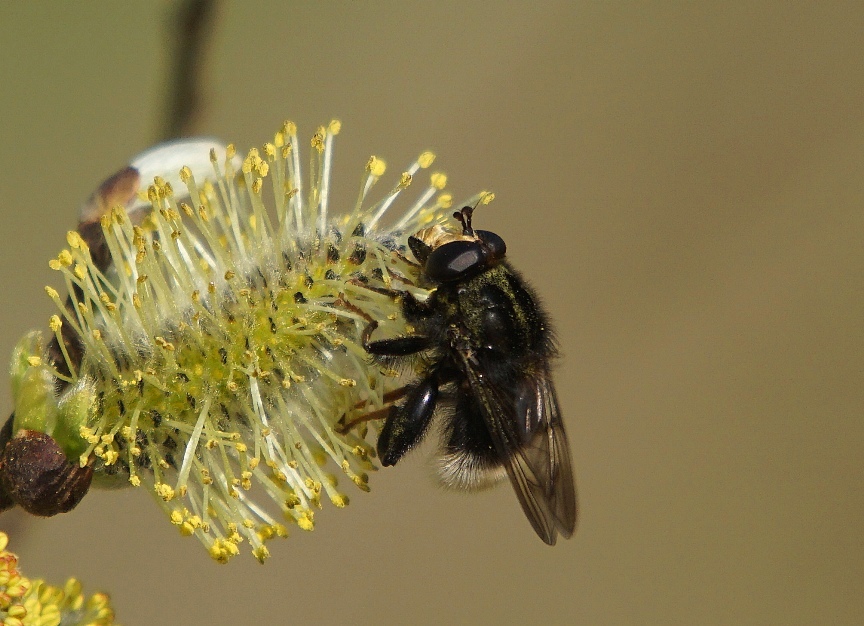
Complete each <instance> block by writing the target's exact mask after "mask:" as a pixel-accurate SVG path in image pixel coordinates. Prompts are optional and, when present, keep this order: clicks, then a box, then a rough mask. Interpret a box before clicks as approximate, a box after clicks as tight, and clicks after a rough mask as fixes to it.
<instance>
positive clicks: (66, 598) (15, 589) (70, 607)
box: [0, 532, 114, 626]
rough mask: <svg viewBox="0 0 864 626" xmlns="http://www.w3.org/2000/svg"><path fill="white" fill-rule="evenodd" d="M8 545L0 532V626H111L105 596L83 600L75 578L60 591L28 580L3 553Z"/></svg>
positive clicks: (14, 560)
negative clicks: (72, 625) (35, 625)
mask: <svg viewBox="0 0 864 626" xmlns="http://www.w3.org/2000/svg"><path fill="white" fill-rule="evenodd" d="M8 542H9V537H8V536H7V535H6V533H4V532H0V624H4V625H5V626H20V625H25V626H26V625H28V624H39V626H57V625H58V624H92V625H94V626H101V625H109V624H114V610H113V609H112V608H111V604H110V601H109V598H108V596H106V595H105V594H102V593H97V594H94V595H92V596H90V597H89V598H86V597H85V596H84V595H83V594H82V593H81V583H79V582H78V581H77V580H76V579H74V578H70V579H69V580H67V581H66V584H65V585H63V586H62V587H54V586H52V585H49V584H48V583H46V582H45V581H43V580H39V579H33V580H31V579H29V578H27V577H26V576H24V575H23V574H22V573H21V572H20V571H18V557H17V556H16V555H15V554H13V553H12V552H9V551H8V550H7V549H6V546H7V544H8Z"/></svg>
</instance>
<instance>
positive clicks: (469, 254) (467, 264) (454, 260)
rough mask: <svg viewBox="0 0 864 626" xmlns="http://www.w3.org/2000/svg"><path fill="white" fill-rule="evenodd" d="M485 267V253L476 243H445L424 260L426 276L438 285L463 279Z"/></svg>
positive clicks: (478, 243)
mask: <svg viewBox="0 0 864 626" xmlns="http://www.w3.org/2000/svg"><path fill="white" fill-rule="evenodd" d="M485 267H486V253H485V252H484V251H483V248H482V246H481V245H480V242H477V241H451V242H450V243H445V244H444V245H443V246H441V247H440V248H436V249H435V250H433V251H432V252H431V253H430V254H429V257H428V258H427V259H426V275H427V276H428V277H429V278H431V279H432V280H434V281H437V282H439V283H446V282H450V281H454V280H458V279H459V278H464V277H466V276H469V275H470V274H473V273H475V272H478V271H480V270H482V269H483V268H485Z"/></svg>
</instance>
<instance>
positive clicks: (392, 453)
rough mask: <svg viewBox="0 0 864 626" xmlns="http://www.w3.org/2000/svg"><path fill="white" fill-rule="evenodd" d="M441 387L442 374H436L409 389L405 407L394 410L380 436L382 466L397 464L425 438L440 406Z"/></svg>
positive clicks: (396, 406)
mask: <svg viewBox="0 0 864 626" xmlns="http://www.w3.org/2000/svg"><path fill="white" fill-rule="evenodd" d="M438 385H439V380H438V372H436V371H433V372H432V373H431V374H430V375H429V376H427V377H426V378H424V379H423V380H421V381H420V382H419V383H417V384H416V385H413V386H411V387H410V388H409V391H408V397H407V399H406V400H405V403H404V404H402V405H394V406H392V407H391V408H390V415H388V417H387V421H386V422H384V428H382V429H381V434H380V435H379V436H378V457H379V458H380V459H381V464H382V465H384V466H385V467H386V466H389V465H395V464H396V463H397V462H398V461H399V459H401V458H402V457H403V456H404V455H405V453H406V452H408V450H410V449H411V448H413V447H414V446H416V445H417V444H418V443H419V442H420V441H421V440H422V439H423V435H425V434H426V430H427V429H428V428H429V423H430V422H431V421H432V415H433V414H434V413H435V405H436V404H437V403H438Z"/></svg>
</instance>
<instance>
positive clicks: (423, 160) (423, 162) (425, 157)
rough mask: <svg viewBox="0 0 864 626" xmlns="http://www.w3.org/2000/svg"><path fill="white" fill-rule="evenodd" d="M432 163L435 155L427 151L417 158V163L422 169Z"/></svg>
mask: <svg viewBox="0 0 864 626" xmlns="http://www.w3.org/2000/svg"><path fill="white" fill-rule="evenodd" d="M433 161H435V153H434V152H429V151H428V150H427V151H426V152H424V153H423V154H421V155H420V156H419V157H417V163H418V164H419V165H420V167H422V168H424V169H425V168H427V167H429V166H430V165H432V162H433Z"/></svg>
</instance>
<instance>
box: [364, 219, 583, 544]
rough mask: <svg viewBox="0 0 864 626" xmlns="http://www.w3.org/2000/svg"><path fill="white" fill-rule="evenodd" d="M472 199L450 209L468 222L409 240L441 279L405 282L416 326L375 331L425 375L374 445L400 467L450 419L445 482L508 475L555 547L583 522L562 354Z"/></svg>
mask: <svg viewBox="0 0 864 626" xmlns="http://www.w3.org/2000/svg"><path fill="white" fill-rule="evenodd" d="M473 212H474V207H465V208H463V209H462V210H461V211H460V212H456V213H454V214H453V216H454V217H455V218H457V219H458V220H459V221H460V222H461V224H462V232H461V234H459V233H453V232H449V231H447V230H445V229H443V228H442V227H441V226H435V227H432V228H427V229H424V230H421V231H419V232H418V233H416V234H415V235H414V236H412V237H410V238H409V239H408V245H409V247H410V248H411V251H412V252H413V254H414V256H415V257H416V259H417V261H418V262H419V263H420V265H421V268H422V272H421V278H422V279H425V280H428V281H429V282H430V283H432V285H433V286H434V287H435V289H434V291H433V292H432V295H431V296H430V297H429V298H428V299H427V300H426V301H425V302H421V301H418V300H417V299H415V298H414V297H413V296H411V295H410V294H408V293H407V292H400V297H401V298H402V308H403V312H404V316H405V319H406V320H407V322H408V323H409V324H411V325H412V326H413V327H414V328H415V329H416V334H411V335H409V336H405V337H396V338H392V339H380V340H378V341H369V339H370V336H371V334H372V332H373V331H374V330H375V328H376V327H377V323H376V322H372V323H370V324H369V326H368V327H367V329H366V333H365V336H364V345H365V348H366V350H367V351H368V352H369V353H370V354H372V355H374V356H375V358H377V359H379V360H381V361H382V362H385V363H389V364H391V365H408V364H417V363H418V361H417V360H418V359H419V364H420V371H421V377H420V378H419V380H417V381H416V382H413V383H411V384H410V385H408V386H407V387H406V388H405V390H404V400H402V402H401V403H399V404H393V405H391V407H390V409H389V412H388V415H387V418H386V420H385V422H384V426H383V428H382V430H381V434H380V436H379V438H378V444H377V447H378V455H379V457H380V459H381V462H382V464H383V465H385V466H390V465H395V464H396V463H398V462H399V460H400V459H401V458H402V457H403V456H404V455H405V453H406V452H408V451H409V450H410V449H411V448H413V447H414V446H416V445H417V444H418V443H419V442H420V441H421V440H422V439H423V438H424V436H425V434H426V433H427V431H428V429H429V426H430V423H431V422H432V417H433V415H434V414H435V413H436V410H437V412H439V413H441V414H442V417H443V438H444V446H443V458H442V460H441V463H440V468H439V469H440V474H441V477H442V480H443V482H444V483H445V485H447V486H450V487H454V488H457V489H466V490H472V489H481V488H484V487H487V486H490V485H492V484H494V483H496V482H498V481H499V480H501V479H503V477H504V476H505V475H506V476H508V477H509V479H510V483H511V484H512V486H513V489H514V490H515V492H516V496H517V497H518V499H519V503H520V504H521V505H522V509H523V511H524V512H525V515H526V516H527V517H528V520H529V521H530V522H531V525H532V526H533V527H534V530H535V531H536V533H537V534H538V535H539V536H540V538H541V539H542V540H543V541H545V542H546V543H547V544H549V545H554V544H555V541H556V539H557V536H558V534H561V535H562V536H563V537H565V538H566V537H570V536H571V535H572V534H573V531H574V528H575V525H576V508H577V507H576V490H575V486H574V482H573V475H572V470H571V467H570V450H569V446H568V443H567V435H566V433H565V432H564V425H563V423H562V422H561V417H560V412H559V409H558V399H557V396H556V394H555V388H554V386H553V384H552V380H551V377H550V371H549V368H550V361H551V359H552V358H553V357H555V355H556V349H555V345H554V339H553V337H552V331H551V328H550V325H549V321H548V319H547V317H546V314H545V313H544V312H543V310H542V308H541V307H540V304H539V302H538V299H537V297H536V295H535V294H534V292H533V291H532V290H531V288H530V287H528V285H526V284H525V282H524V281H523V279H522V278H521V276H520V275H519V274H518V273H517V272H516V271H515V270H514V269H513V268H512V267H511V266H510V264H509V263H508V262H507V260H506V259H505V254H506V244H505V243H504V240H503V239H502V238H501V237H500V236H498V235H496V234H495V233H492V232H489V231H484V230H474V229H473V228H472V225H471V219H472V214H473Z"/></svg>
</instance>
